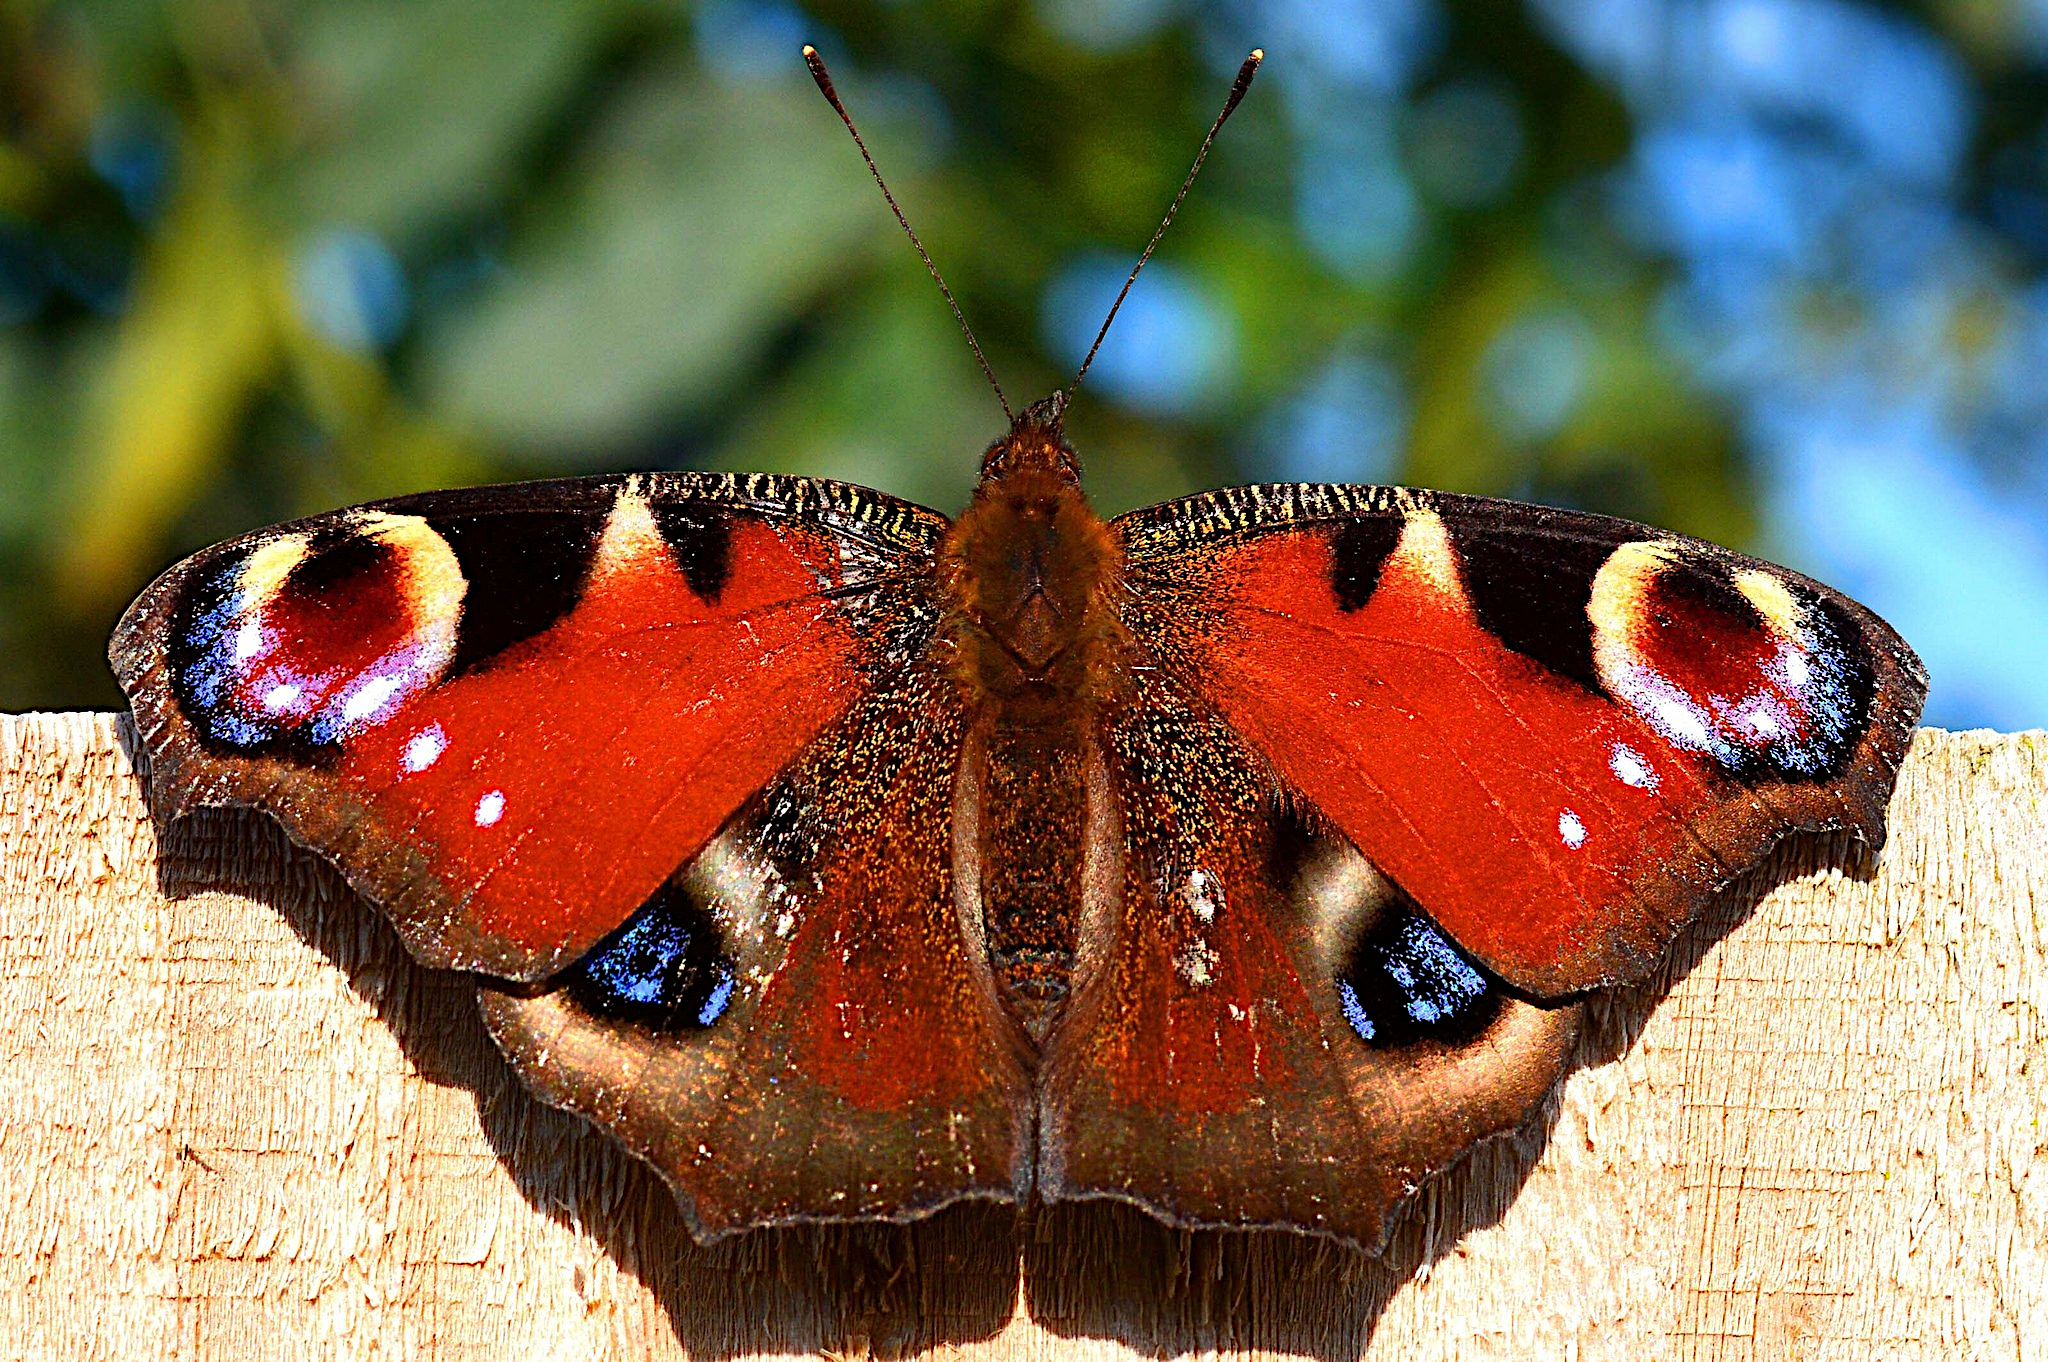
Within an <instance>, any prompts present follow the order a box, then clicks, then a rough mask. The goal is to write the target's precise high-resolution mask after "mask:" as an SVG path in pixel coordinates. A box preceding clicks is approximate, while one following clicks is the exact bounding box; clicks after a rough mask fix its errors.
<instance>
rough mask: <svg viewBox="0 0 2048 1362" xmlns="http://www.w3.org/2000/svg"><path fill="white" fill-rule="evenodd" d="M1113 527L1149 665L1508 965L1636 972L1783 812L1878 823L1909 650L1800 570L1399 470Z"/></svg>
mask: <svg viewBox="0 0 2048 1362" xmlns="http://www.w3.org/2000/svg"><path fill="white" fill-rule="evenodd" d="M1113 528H1114V529H1115V530H1117V531H1118V532H1119V534H1120V535H1121V537H1122V541H1123V543H1124V546H1125V551H1126V554H1127V572H1128V579H1127V584H1128V591H1129V602H1130V603H1129V605H1128V607H1127V609H1126V616H1127V620H1128V623H1129V627H1130V628H1131V630H1132V632H1133V634H1134V635H1135V636H1136V638H1137V639H1138V640H1139V641H1140V643H1141V644H1142V645H1143V646H1144V647H1145V648H1147V649H1148V650H1149V651H1150V652H1151V653H1152V654H1153V655H1154V656H1155V657H1156V658H1157V665H1158V666H1159V668H1160V669H1161V673H1162V674H1163V675H1166V676H1170V677H1173V678H1175V679H1177V680H1178V681H1179V682H1180V683H1181V684H1184V685H1185V686H1186V687H1188V688H1189V689H1190V690H1191V691H1193V692H1194V693H1196V694H1198V695H1200V696H1201V697H1202V698H1203V699H1204V701H1206V703H1207V704H1208V705H1210V706H1211V707H1212V708H1213V709H1214V710H1215V712H1217V713H1218V714H1220V715H1221V716H1222V717H1223V718H1224V719H1226V720H1227V721H1228V722H1229V723H1230V724H1231V726H1232V727H1233V728H1234V729H1235V730H1236V732H1237V733H1238V734H1239V735H1240V736H1241V737H1242V738H1243V739H1244V740H1245V742H1246V743H1247V744H1248V745H1249V746H1250V748H1251V749H1252V750H1253V751H1254V752H1256V753H1257V754H1258V756H1259V757H1260V758H1261V759H1263V760H1265V761H1267V762H1270V763H1271V765H1272V767H1273V768H1274V770H1275V771H1276V772H1277V774H1278V775H1279V777H1281V778H1282V779H1284V780H1285V781H1286V782H1287V783H1288V784H1289V785H1290V786H1291V787H1292V788H1294V789H1297V790H1299V791H1300V792H1301V793H1302V794H1303V795H1304V796H1305V797H1306V798H1307V799H1308V800H1310V801H1311V802H1313V804H1314V805H1315V806H1316V807H1317V808H1318V809H1320V810H1321V811H1322V813H1323V814H1324V815H1326V816H1327V817H1328V818H1329V820H1330V821H1331V823H1332V824H1333V825H1334V826H1335V827H1336V828H1337V829H1338V830H1339V831H1341V832H1342V833H1343V834H1344V835H1345V837H1347V838H1348V839H1349V840H1350V841H1351V842H1352V843H1353V844H1355V845H1356V846H1357V848H1358V849H1359V850H1360V851H1361V852H1362V853H1363V854H1364V855H1365V856H1366V857H1367V858H1368V859H1369V860H1370V861H1371V862H1372V863H1373V864H1374V865H1375V866H1377V867H1378V868H1379V869H1380V870H1381V871H1383V872H1384V873H1385V874H1386V875H1387V876H1389V877H1390V878H1391V879H1392V880H1393V881H1394V882H1395V883H1396V884H1398V886H1399V887H1400V888H1401V889H1402V890H1403V891H1405V892H1406V893H1408V894H1410V895H1412V896H1413V897H1414V899H1415V900H1416V901H1417V902H1419V903H1420V905H1421V906H1422V908H1423V910H1424V911H1425V912H1426V913H1427V914H1428V915H1429V916H1430V917H1431V918H1432V919H1434V921H1435V922H1436V923H1438V924H1439V925H1440V926H1441V927H1442V928H1443V929H1444V930H1445V931H1447V932H1448V933H1449V935H1450V936H1451V937H1452V938H1453V939H1454V940H1455V941H1456V942H1457V943H1458V945H1459V946H1460V947H1462V948H1463V949H1464V950H1466V951H1469V952H1471V953H1472V954H1473V955H1474V956H1475V957H1477V958H1478V959H1479V960H1480V961H1482V962H1483V963H1484V964H1485V965H1486V966H1487V967H1488V968H1489V969H1491V970H1492V971H1494V972H1496V973H1497V974H1499V975H1500V976H1502V977H1503V978H1505V979H1506V980H1507V981H1508V982H1510V983H1511V984H1513V985H1515V986H1516V987H1517V988H1520V989H1524V990H1527V991H1529V992H1531V993H1533V994H1537V995H1543V996H1557V995H1563V994H1569V993H1573V992H1576V991H1579V990H1583V989H1586V988H1591V987H1596V986H1602V985H1607V984H1613V983H1617V982H1624V981H1632V980H1635V979H1639V978H1641V977H1642V976H1643V975H1644V974H1646V973H1647V972H1648V970H1649V969H1650V968H1651V967H1652V966H1653V965H1654V964H1655V962H1656V961H1657V960H1658V959H1659V958H1660V957H1661V955H1662V953H1663V951H1664V949H1665V947H1666V946H1667V945H1668V943H1669V941H1670V939H1671V937H1672V935H1673V934H1674V933H1675V932H1676V930H1677V928H1678V926H1679V925H1680V924H1682V923H1683V922H1684V921H1686V920H1687V919H1688V918H1690V917H1691V916H1692V915H1693V914H1694V913H1696V912H1697V911H1698V910H1699V908H1700V907H1701V906H1702V905H1703V904H1704V903H1705V901H1706V900H1707V898H1708V896H1709V895H1710V894H1711V893H1712V892H1713V891H1714V890H1716V889H1718V888H1719V887H1720V886H1721V885H1723V884H1725V883H1726V882H1727V880H1728V879H1729V878H1730V877H1731V876H1732V875H1733V874H1735V873H1736V872H1738V871H1740V870H1743V869H1746V868H1747V867H1749V866H1751V865H1753V864H1755V863H1756V862H1757V861H1758V860H1759V859H1761V858H1762V856H1763V854H1764V853H1765V852H1766V851H1768V849H1769V848H1770V846H1771V845H1772V844H1773V843H1775V842H1776V841H1777V840H1778V839H1779V838H1780V837H1782V836H1783V835H1784V834H1785V833H1787V832H1790V831H1792V830H1795V829H1801V828H1818V827H1847V828H1852V829H1854V830H1855V831H1857V832H1859V833H1860V834H1862V835H1863V836H1864V838H1865V839H1866V840H1868V841H1869V842H1870V843H1871V844H1872V845H1878V844H1881V842H1882V839H1883V821H1882V820H1883V808H1884V801H1885V799H1886V797H1887V796H1888V795H1889V793H1890V790H1891V786H1892V781H1893V778H1894V776H1895V774H1896V771H1897V768H1898V763H1899V760H1900V758H1901V756H1902V755H1903V753H1904V750H1905V746H1906V743H1907V740H1908V739H1909V738H1910V736H1911V732H1912V726H1913V723H1914V721H1915V720H1916V719H1917V717H1918V714H1919V709H1920V700H1921V697H1922V695H1923V693H1924V690H1925V674H1924V672H1923V671H1922V670H1921V668H1920V664H1919V661H1918V659H1917V658H1915V657H1914V656H1913V654H1912V652H1911V650H1909V649H1908V648H1907V647H1906V646H1905V644H1904V643H1903V642H1902V641H1900V639H1899V638H1898V636H1897V635H1896V634H1895V633H1893V632H1892V630H1891V629H1890V628H1889V627H1888V626H1886V625H1885V624H1884V623H1883V622H1882V621H1881V620H1879V619H1877V617H1876V616H1874V615H1872V614H1871V613H1870V612H1869V611H1867V610H1865V609H1863V608H1862V607H1861V606H1858V605H1856V604H1855V603H1854V602H1852V601H1849V600H1848V599H1846V598H1845V597H1842V596H1841V595H1839V594H1838V593H1835V592H1833V591H1830V590H1828V589H1827V588H1825V587H1822V586H1820V585H1818V584H1817V583H1814V582H1811V581H1809V580H1807V579H1805V578H1803V577H1800V576H1798V575H1797V574H1794V573H1791V572H1788V571H1786V570H1784V569H1782V568H1777V567H1773V566H1771V565H1769V564H1765V563H1761V562H1758V561H1757V560H1754V559H1750V558H1746V557H1744V556H1742V555H1739V554H1735V553H1732V552H1730V551H1728V550H1726V549H1722V548H1718V547H1716V546H1713V545H1710V544H1705V543H1702V542H1700V541H1697V540H1691V539H1685V538H1683V537H1680V536H1676V535H1672V534H1669V533H1666V532H1663V531H1657V530H1651V529H1648V528H1646V527H1644V526H1640V525H1634V524H1630V523H1628V522H1625V521H1618V520H1612V519H1609V518H1606V517H1600V516H1591V515H1582V514H1577V513H1572V512H1565V511H1552V510H1548V509H1544V508H1538V507H1531V506H1522V505H1517V504H1513V503H1508V502H1496V501H1489V500H1485V499H1482V498H1475V497H1457V496H1450V495H1446V494H1440V493H1429V492H1414V491H1409V490H1406V489H1398V488H1371V487H1343V486H1315V485H1279V486H1267V487H1244V488H1234V489H1231V490H1229V491H1225V492H1217V493H1212V494H1209V495H1207V496H1202V497H1195V498H1191V499H1189V500H1186V501H1182V502H1175V503H1169V504H1167V505H1164V506H1159V507H1153V508H1151V509H1149V510H1146V511H1140V512H1135V513H1133V514H1131V515H1128V516H1125V517H1123V518H1121V519H1119V520H1118V521H1116V522H1114V525H1113Z"/></svg>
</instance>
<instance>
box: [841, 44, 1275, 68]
mask: <svg viewBox="0 0 2048 1362" xmlns="http://www.w3.org/2000/svg"><path fill="white" fill-rule="evenodd" d="M804 51H806V52H808V51H810V49H809V48H808V47H807V48H805V49H804ZM1265 59H1266V49H1265V48H1263V47H1255V48H1253V49H1252V54H1251V55H1250V56H1249V57H1246V58H1245V60H1246V61H1248V62H1250V63H1251V64H1252V65H1253V66H1257V65H1258V64H1259V63H1260V62H1262V61H1264V60H1265Z"/></svg>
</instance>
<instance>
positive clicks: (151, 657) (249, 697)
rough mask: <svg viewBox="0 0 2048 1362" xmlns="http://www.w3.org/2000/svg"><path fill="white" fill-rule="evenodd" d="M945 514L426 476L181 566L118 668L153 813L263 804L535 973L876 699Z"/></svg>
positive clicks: (465, 947) (771, 482) (519, 970)
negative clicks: (399, 491) (142, 750)
mask: <svg viewBox="0 0 2048 1362" xmlns="http://www.w3.org/2000/svg"><path fill="white" fill-rule="evenodd" d="M942 528H943V522H942V521H940V519H939V518H938V517H937V516H934V515H931V514H930V513H928V512H918V511H916V510H915V508H910V507H907V506H904V505H903V504H901V503H886V502H883V501H881V500H880V499H877V498H873V496H872V494H858V493H856V492H855V491H854V489H848V488H841V487H837V486H833V485H830V484H822V483H813V482H806V481H803V480H798V479H777V478H749V477H718V476H706V475H696V474H689V475H681V476H678V477H673V478H669V477H654V478H649V479H646V480H632V481H628V480H625V479H617V478H595V479H572V480H567V481H561V482H549V483H525V484H518V485H513V486H507V487H496V488H479V489H472V490H469V491H458V492H437V493H431V494H428V495H425V496H419V497H408V498H403V499H400V500H397V501H389V502H382V503H377V504H373V505H370V506H364V507H358V508H355V509H352V510H347V511H340V512H336V513H334V514H332V515H326V516H319V517H315V518H313V519H311V520H305V521H300V522H296V523H294V524H288V525H281V526H277V527H274V528H271V529H266V530H259V531H257V532H255V533H253V534H250V535H246V536H244V537H242V538H240V539H235V540H231V541H229V542H227V543H224V544H220V545H216V546H215V547H213V548H210V549H207V550H205V551H203V552H201V553H199V554H197V555H195V556H193V557H192V558H190V559H188V560H186V561H185V562H183V563H181V564H179V565H178V566H176V567H174V568H172V569H171V570H170V571H168V572H166V573H165V574H164V575H163V576H162V577H161V578H159V579H158V580H157V581H156V582H155V583H154V584H153V585H151V586H150V587H149V589H148V590H147V591H145V592H144V593H143V595H142V596H141V597H140V598H139V599H138V600H137V601H136V602H135V604H134V605H132V606H131V607H130V608H129V610H128V613H127V614H126V615H125V616H124V617H123V619H122V621H121V623H120V625H119V627H118V628H117V629H116V631H115V634H114V639H113V644H112V647H111V649H110V656H111V660H112V662H113V666H114V670H115V674H116V675H117V677H118V678H119V679H120V681H121V684H122V686H123V688H124V689H125V690H126V691H127V692H128V694H129V697H130V699H131V701H132V702H133V704H134V707H135V713H136V721H137V724H138V726H139V728H140V730H141V733H142V737H143V740H144V742H145V743H146V745H147V746H148V748H149V750H150V753H151V755H152V758H153V759H154V775H153V781H152V790H153V798H154V800H155V803H156V807H157V809H158V811H159V812H160V813H161V814H163V815H165V816H170V815H175V814H177V813H180V812H182V811H183V810H185V809H187V808H190V807H193V806H195V805H201V804H251V805H255V806H256V807H259V808H263V809H267V810H269V811H270V812H271V813H273V814H275V815H276V816H277V817H278V818H279V819H280V820H281V821H282V822H283V823H284V824H285V826H286V827H287V828H288V829H289V830H290V831H291V832H292V833H293V835H294V836H295V837H297V838H298V839H299V840H300V841H302V842H305V843H307V844H308V845H311V846H314V847H316V848H318V849H319V850H321V851H322V852H323V853H325V854H326V855H328V856H329V857H330V858H332V859H333V860H335V861H336V862H337V863H338V864H339V865H340V866H341V868H342V869H343V871H344V872H346V874H347V875H348V877H349V879H350V881H351V883H353V884H354V885H355V886H356V887H357V888H358V889H359V890H361V891H362V892H363V893H364V894H365V895H366V896H367V897H369V898H371V899H372V900H373V901H375V902H377V903H378V904H380V905H381V906H382V907H383V908H384V910H385V911H386V912H387V913H388V914H389V915H390V916H391V918H392V920H393V921H394V922H395V923H396V924H397V926H398V929H399V931H400V933H401V934H402V935H403V936H404V937H405V940H406V944H407V946H408V947H410V948H411V949H412V951H413V953H414V954H415V955H417V956H418V957H419V958H420V959H421V960H422V961H424V962H425V963H427V964H430V965H434V966H437V967H441V968H456V969H474V970H480V971H483V972H486V973H490V974H495V975H498V976H500V977H503V978H510V979H522V980H525V979H536V978H544V977H547V976H548V975H551V974H553V973H555V972H556V971H557V970H559V969H561V968H562V967H563V966H564V965H566V964H567V963H568V962H570V961H571V960H573V959H575V958H576V957H577V956H579V955H581V954H582V953H583V952H584V951H586V950H588V949H589V948H590V946H591V945H593V944H594V943H595V942H596V941H597V940H599V939H600V938H602V937H603V936H604V935H606V934H607V933H608V932H610V931H612V930H613V929H614V928H616V927H617V926H618V925H619V923H620V922H621V921H623V920H624V919H625V917H626V916H627V915H628V914H629V913H630V912H632V911H633V910H634V909H635V908H636V907H637V906H638V905H639V904H640V903H642V902H643V901H644V900H645V899H646V898H647V897H648V895H649V894H650V893H652V892H653V891H654V889H655V888H656V886H658V885H660V884H661V883H662V882H663V881H664V880H665V879H666V878H667V877H668V875H669V874H670V872H671V871H673V870H674V869H675V868H676V867H677V866H678V865H680V864H682V863H683V862H684V861H685V860H686V859H688V857H689V856H690V855H692V854H693V853H694V852H695V851H696V850H697V849H698V848H700V847H702V846H703V845H704V844H705V843H706V842H707V841H709V840H710V838H711V836H712V834H713V833H714V832H716V831H717V830H718V827H719V826H720V825H721V824H722V823H723V822H724V821H725V820H726V818H727V817H728V816H729V815H730V814H731V813H732V812H733V811H734V810H735V809H737V808H738V807H739V805H740V804H741V802H742V801H744V800H745V799H746V798H747V797H748V796H749V795H751V794H752V793H753V792H754V791H756V790H758V789H759V788H760V787H761V786H762V785H763V784H765V783H766V782H767V781H768V780H769V778H770V777H772V776H774V775H775V774H776V772H778V771H780V770H781V769H782V768H783V767H785V766H786V765H788V764H789V762H790V761H791V760H792V759H793V758H794V757H795V755H796V753H797V752H798V751H800V750H801V749H802V748H803V746H804V745H805V744H806V743H808V742H809V741H811V740H812V739H813V738H815V737H816V736H817V735H818V734H819V733H820V732H822V731H823V730H824V729H825V728H826V727H827V726H828V725H830V724H831V723H832V722H834V721H835V720H836V719H838V718H839V717H840V716H841V715H843V714H844V713H845V712H846V710H847V709H848V707H849V706H850V705H851V704H852V703H853V702H854V700H855V699H856V698H857V696H858V695H859V694H860V693H861V692H862V691H863V690H865V689H866V688H867V687H868V686H869V685H870V684H871V681H870V679H869V675H870V673H871V671H872V670H873V668H874V667H875V666H876V665H877V662H876V657H877V653H878V648H877V644H878V642H881V640H878V639H877V638H875V637H873V635H874V634H875V633H876V631H877V630H886V629H887V628H889V627H891V626H890V624H888V623H886V622H884V620H883V618H882V617H883V616H885V615H894V616H902V615H906V614H911V615H914V614H915V613H916V611H917V609H918V608H919V607H918V602H917V601H916V600H915V599H914V596H915V590H916V588H915V587H914V586H906V585H903V584H904V583H915V582H917V581H920V580H922V578H921V577H920V576H919V574H920V573H926V572H928V565H929V558H930V552H931V544H932V542H933V541H934V540H935V538H936V536H937V535H938V533H939V532H940V531H941V529H942ZM898 627H901V626H898ZM884 646H886V645H884Z"/></svg>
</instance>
